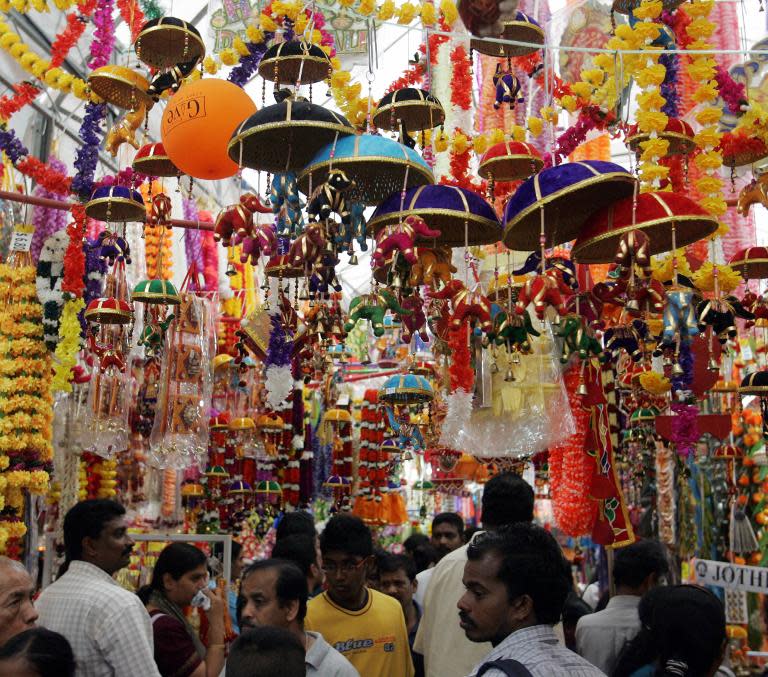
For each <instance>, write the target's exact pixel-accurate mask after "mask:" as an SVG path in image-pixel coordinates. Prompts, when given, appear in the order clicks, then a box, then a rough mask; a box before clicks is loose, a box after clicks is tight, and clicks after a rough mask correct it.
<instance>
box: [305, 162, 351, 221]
mask: <svg viewBox="0 0 768 677" xmlns="http://www.w3.org/2000/svg"><path fill="white" fill-rule="evenodd" d="M354 185H355V182H354V181H352V179H350V178H349V177H348V176H347V175H346V173H345V172H343V171H342V170H341V169H332V170H331V171H330V173H329V174H328V178H327V179H326V181H325V183H324V184H323V185H322V186H320V188H319V190H318V192H317V194H316V195H315V196H314V197H313V198H312V200H310V202H309V207H307V213H308V214H309V215H310V216H313V217H315V218H316V219H317V220H319V221H327V220H328V219H329V218H330V217H331V214H334V213H335V214H338V216H339V218H340V219H341V222H342V223H345V224H348V223H350V221H351V218H352V213H351V212H350V210H349V209H348V207H347V198H346V194H347V192H348V191H349V190H350V188H353V187H354Z"/></svg>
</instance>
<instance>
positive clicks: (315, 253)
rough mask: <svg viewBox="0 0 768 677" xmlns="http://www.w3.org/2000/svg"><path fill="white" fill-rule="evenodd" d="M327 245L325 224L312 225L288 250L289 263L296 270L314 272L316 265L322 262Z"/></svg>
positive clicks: (315, 223)
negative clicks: (321, 258) (324, 230)
mask: <svg viewBox="0 0 768 677" xmlns="http://www.w3.org/2000/svg"><path fill="white" fill-rule="evenodd" d="M325 245H326V239H325V233H324V232H323V224H322V223H320V222H314V223H310V224H309V225H308V226H307V227H306V229H305V230H304V232H303V233H302V234H301V235H299V236H298V237H297V238H296V239H295V240H294V241H293V243H292V244H291V248H290V249H289V250H288V261H289V263H290V265H291V266H293V267H294V268H302V269H303V270H312V269H313V268H314V266H315V263H318V262H319V261H320V257H321V256H322V254H323V251H324V250H325Z"/></svg>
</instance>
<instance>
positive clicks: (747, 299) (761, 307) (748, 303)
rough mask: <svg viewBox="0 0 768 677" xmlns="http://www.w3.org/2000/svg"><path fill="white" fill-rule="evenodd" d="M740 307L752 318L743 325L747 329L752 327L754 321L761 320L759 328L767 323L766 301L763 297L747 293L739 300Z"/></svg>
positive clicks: (767, 306) (767, 305) (767, 308)
mask: <svg viewBox="0 0 768 677" xmlns="http://www.w3.org/2000/svg"><path fill="white" fill-rule="evenodd" d="M741 305H742V306H743V307H744V309H745V310H746V311H747V312H748V313H751V314H752V315H753V316H754V318H753V319H752V320H750V321H748V322H747V323H746V324H745V326H746V328H747V329H750V328H752V327H754V326H755V321H759V320H763V321H764V322H762V323H761V326H763V325H765V324H767V323H768V322H766V321H768V299H767V298H766V297H765V296H764V295H762V296H758V295H757V294H755V293H754V292H751V291H748V292H747V293H746V294H744V296H743V298H742V299H741Z"/></svg>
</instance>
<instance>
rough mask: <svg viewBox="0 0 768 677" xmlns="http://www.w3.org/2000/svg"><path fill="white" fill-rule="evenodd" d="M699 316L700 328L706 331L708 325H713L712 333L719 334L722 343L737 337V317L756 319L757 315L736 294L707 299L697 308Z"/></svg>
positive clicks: (718, 337)
mask: <svg viewBox="0 0 768 677" xmlns="http://www.w3.org/2000/svg"><path fill="white" fill-rule="evenodd" d="M696 313H697V315H698V316H699V330H700V331H702V332H703V331H705V330H706V328H707V326H710V327H712V333H713V334H714V335H715V336H717V339H718V340H719V341H720V343H725V342H726V341H728V339H733V338H736V336H737V334H738V332H737V331H736V318H737V317H740V318H741V319H742V320H754V319H755V316H754V314H752V313H751V312H749V311H748V310H747V309H746V308H744V306H742V305H741V303H740V302H739V300H738V299H737V298H736V297H735V296H726V297H725V298H724V299H705V300H704V301H701V302H700V303H699V305H698V307H697V308H696Z"/></svg>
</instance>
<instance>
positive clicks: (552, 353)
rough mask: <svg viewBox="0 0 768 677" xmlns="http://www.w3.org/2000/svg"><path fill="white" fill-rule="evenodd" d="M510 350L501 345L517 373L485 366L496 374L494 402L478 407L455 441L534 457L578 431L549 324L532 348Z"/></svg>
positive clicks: (493, 453) (491, 452) (493, 452)
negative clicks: (511, 352)
mask: <svg viewBox="0 0 768 677" xmlns="http://www.w3.org/2000/svg"><path fill="white" fill-rule="evenodd" d="M505 350H506V348H504V347H500V348H499V354H500V357H499V359H500V361H501V362H502V363H504V364H509V366H510V369H511V371H512V374H511V376H512V379H510V378H509V376H510V375H509V374H508V373H505V372H504V371H503V370H499V371H498V372H496V373H491V371H492V370H490V368H488V369H484V370H483V371H484V373H485V374H486V375H485V376H484V378H490V379H491V392H492V398H491V406H490V407H487V408H475V409H474V410H473V411H472V415H471V416H470V419H469V422H468V423H467V424H466V425H465V426H464V428H463V431H462V432H460V434H459V435H458V438H459V439H458V440H455V443H454V447H455V448H458V449H464V450H466V451H470V452H476V451H477V450H478V449H482V450H483V453H482V455H483V457H484V458H485V457H508V458H526V457H530V456H532V455H533V454H536V453H537V452H539V451H542V450H544V449H546V448H547V447H549V446H551V445H553V444H558V443H559V442H562V441H563V440H564V439H565V438H566V437H568V436H569V435H572V434H573V433H574V432H575V424H574V420H573V415H572V413H571V408H570V406H569V404H568V397H567V394H566V391H565V387H564V386H563V380H562V375H561V372H560V366H559V365H558V359H557V353H556V344H555V340H554V336H553V335H552V331H551V328H550V327H549V325H547V326H545V327H544V329H543V330H542V335H541V336H539V337H538V338H535V339H533V340H532V341H531V352H530V354H528V355H525V354H520V353H515V354H513V355H511V356H510V357H509V359H508V360H507V359H506V357H505V355H504V352H505ZM486 358H489V356H488V355H487V354H486V353H484V354H483V359H484V360H485V359H486Z"/></svg>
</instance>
